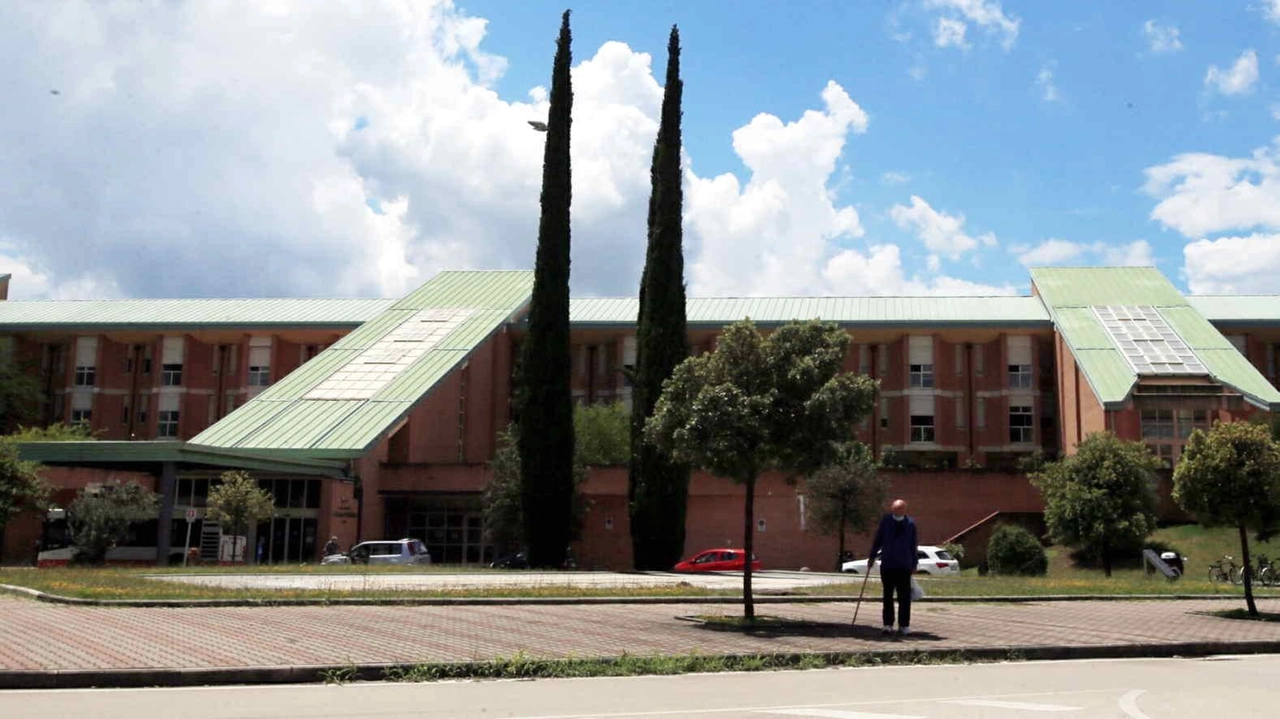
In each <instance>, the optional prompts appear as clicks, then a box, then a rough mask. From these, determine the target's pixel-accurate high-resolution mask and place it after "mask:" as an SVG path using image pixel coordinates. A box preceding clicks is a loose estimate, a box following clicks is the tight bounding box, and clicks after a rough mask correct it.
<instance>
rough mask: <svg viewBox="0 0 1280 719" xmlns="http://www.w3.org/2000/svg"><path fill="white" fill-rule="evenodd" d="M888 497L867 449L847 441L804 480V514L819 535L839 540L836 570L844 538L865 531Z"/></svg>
mask: <svg viewBox="0 0 1280 719" xmlns="http://www.w3.org/2000/svg"><path fill="white" fill-rule="evenodd" d="M887 495H888V486H887V484H886V482H885V481H884V478H883V477H881V476H880V462H878V461H877V460H876V458H875V455H873V454H872V452H871V448H870V447H868V446H867V445H865V444H862V443H861V442H850V443H849V444H847V445H845V446H843V447H841V448H840V451H839V454H837V455H836V458H835V459H834V460H833V461H832V462H831V464H828V465H827V466H825V467H823V468H822V469H819V470H818V471H817V472H814V473H813V474H812V475H810V476H809V478H808V479H806V480H805V505H804V506H805V514H806V515H807V518H808V520H809V521H810V522H811V523H813V525H814V527H815V528H816V529H817V530H818V531H819V532H822V533H823V534H835V535H836V536H837V537H839V538H840V547H839V550H838V551H839V553H838V554H837V555H836V556H837V557H838V559H837V560H836V568H837V569H839V567H840V562H841V561H842V560H843V557H844V551H845V550H844V547H845V535H846V534H847V533H848V531H849V530H853V531H855V532H856V531H859V530H862V529H865V528H866V527H867V525H868V524H870V523H871V522H872V521H873V520H874V519H875V518H876V516H877V515H878V514H879V511H880V507H883V506H884V503H885V499H886V497H887Z"/></svg>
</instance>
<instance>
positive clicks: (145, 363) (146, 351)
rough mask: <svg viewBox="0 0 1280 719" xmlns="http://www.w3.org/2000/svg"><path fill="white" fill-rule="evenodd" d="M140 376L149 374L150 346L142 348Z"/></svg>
mask: <svg viewBox="0 0 1280 719" xmlns="http://www.w3.org/2000/svg"><path fill="white" fill-rule="evenodd" d="M142 374H151V345H146V346H144V347H143V348H142Z"/></svg>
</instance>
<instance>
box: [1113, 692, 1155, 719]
mask: <svg viewBox="0 0 1280 719" xmlns="http://www.w3.org/2000/svg"><path fill="white" fill-rule="evenodd" d="M1146 693H1147V690H1146V689H1134V690H1132V691H1130V692H1129V693H1128V694H1125V695H1124V696H1122V697H1120V711H1122V712H1124V713H1125V716H1128V717H1131V719H1151V717H1149V716H1147V715H1146V714H1144V713H1143V712H1142V710H1141V709H1139V708H1138V697H1140V696H1142V695H1143V694H1146Z"/></svg>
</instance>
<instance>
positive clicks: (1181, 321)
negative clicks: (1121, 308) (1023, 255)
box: [1031, 267, 1280, 410]
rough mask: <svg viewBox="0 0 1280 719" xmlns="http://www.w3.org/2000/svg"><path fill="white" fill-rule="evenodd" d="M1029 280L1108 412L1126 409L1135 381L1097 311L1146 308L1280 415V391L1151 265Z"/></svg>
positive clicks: (1211, 366)
mask: <svg viewBox="0 0 1280 719" xmlns="http://www.w3.org/2000/svg"><path fill="white" fill-rule="evenodd" d="M1031 281H1032V284H1033V286H1034V287H1035V289H1036V292H1037V294H1038V295H1039V297H1040V298H1041V299H1042V300H1044V303H1045V306H1046V307H1047V308H1048V310H1049V313H1050V314H1051V315H1052V317H1053V321H1054V324H1055V325H1056V327H1057V328H1058V331H1059V333H1061V335H1062V337H1063V340H1064V341H1065V342H1066V344H1067V347H1068V348H1069V349H1070V350H1071V353H1072V355H1073V356H1074V357H1075V360H1076V364H1077V365H1078V366H1079V367H1080V371H1081V372H1082V373H1083V374H1084V376H1085V379H1086V380H1087V381H1088V383H1089V386H1090V387H1091V388H1092V389H1093V392H1094V394H1095V395H1096V396H1097V397H1098V400H1099V401H1100V402H1102V404H1103V406H1104V407H1106V408H1108V409H1117V408H1120V407H1123V406H1124V404H1125V403H1126V402H1127V401H1128V398H1129V393H1130V392H1131V391H1132V390H1133V387H1134V385H1135V384H1136V383H1137V381H1138V375H1137V374H1136V373H1135V372H1134V371H1133V368H1132V367H1131V366H1130V365H1129V363H1128V361H1126V360H1125V358H1124V355H1122V354H1121V352H1120V350H1119V348H1118V347H1117V346H1116V345H1115V343H1114V342H1113V341H1112V339H1111V336H1110V335H1109V334H1108V333H1107V331H1106V330H1105V329H1104V328H1103V326H1102V324H1101V323H1100V322H1099V321H1098V318H1097V316H1096V315H1095V314H1094V311H1093V309H1092V308H1093V307H1101V306H1115V305H1146V306H1152V307H1155V308H1156V310H1157V311H1158V312H1159V313H1160V316H1161V317H1163V318H1164V320H1165V322H1167V323H1168V324H1169V326H1170V327H1171V328H1172V329H1173V330H1174V331H1175V332H1176V333H1177V334H1178V336H1179V337H1180V338H1181V339H1182V341H1183V342H1185V343H1186V344H1187V346H1188V347H1189V348H1190V349H1191V350H1192V351H1193V352H1194V353H1195V354H1196V356H1197V357H1199V358H1200V360H1201V361H1202V362H1203V363H1204V365H1205V368H1206V369H1207V370H1208V372H1209V375H1210V376H1211V377H1212V378H1213V379H1214V380H1216V381H1218V382H1220V383H1222V384H1224V385H1226V386H1228V387H1231V388H1233V389H1235V390H1237V391H1238V392H1240V393H1241V394H1243V395H1244V396H1245V398H1246V399H1248V400H1249V401H1250V402H1252V403H1254V404H1256V405H1259V406H1261V407H1264V408H1267V409H1272V410H1276V409H1280V391H1277V390H1276V388H1275V387H1272V386H1271V383H1270V382H1268V381H1267V379H1266V378H1265V377H1263V376H1262V373H1260V372H1258V370H1257V368H1255V367H1254V366H1253V365H1252V364H1250V363H1249V361H1248V359H1246V358H1245V357H1244V356H1242V355H1241V354H1240V353H1239V352H1238V351H1236V349H1235V347H1233V346H1232V344H1231V343H1230V342H1229V341H1228V340H1227V338H1226V337H1224V336H1223V335H1222V333H1221V332H1219V331H1218V329H1217V328H1216V327H1214V326H1213V325H1212V324H1211V323H1210V322H1209V320H1207V319H1205V317H1204V316H1203V315H1201V313H1200V312H1199V311H1198V310H1197V309H1196V306H1195V305H1194V304H1193V303H1192V302H1188V300H1187V299H1186V298H1184V297H1183V296H1182V294H1181V293H1179V292H1178V290H1177V288H1175V287H1174V286H1173V284H1172V283H1170V282H1169V280H1168V279H1167V278H1165V276H1164V275H1163V274H1161V273H1160V271H1159V270H1157V269H1155V268H1154V267H1050V268H1033V269H1032V270H1031Z"/></svg>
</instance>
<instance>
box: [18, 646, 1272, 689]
mask: <svg viewBox="0 0 1280 719" xmlns="http://www.w3.org/2000/svg"><path fill="white" fill-rule="evenodd" d="M1275 653H1280V641H1260V642H1185V643H1178V644H1103V645H1094V646H1076V647H1067V646H1049V647H1045V646H1029V647H1028V646H1002V647H1001V646H996V647H978V648H963V649H927V648H924V649H901V650H876V651H867V652H784V653H774V654H726V655H722V656H724V657H726V658H734V659H748V658H754V657H761V658H773V659H787V660H790V661H797V660H798V659H799V658H801V657H805V656H823V657H827V658H829V659H832V660H835V661H833V664H835V663H836V662H837V661H838V660H843V659H847V658H852V657H857V658H860V659H863V660H866V661H867V663H868V664H872V665H874V664H920V663H929V662H937V663H946V662H949V663H968V662H1001V661H1007V662H1011V661H1061V660H1072V659H1075V660H1080V659H1144V658H1193V657H1205V656H1213V655H1221V654H1275ZM615 660H616V657H608V658H603V659H597V660H596V661H605V662H610V661H615ZM541 661H542V662H544V663H547V664H551V663H555V662H557V661H564V660H562V659H547V660H541ZM534 663H535V664H536V663H538V660H535V661H534ZM432 664H433V665H437V666H448V667H450V668H451V669H452V670H454V671H452V672H451V673H450V675H449V679H451V680H457V679H465V678H467V676H468V675H469V676H471V677H473V678H475V677H484V676H490V675H489V674H488V673H486V672H485V671H484V670H483V668H484V667H486V666H488V665H489V664H491V663H490V662H436V663H432ZM420 666H424V665H413V664H364V665H352V664H331V665H300V666H268V667H223V668H200V669H192V668H172V669H123V670H96V669H90V670H54V671H45V672H41V671H0V690H4V689H89V688H141V687H191V686H213V685H232V684H314V683H319V682H323V681H325V680H326V678H327V677H328V676H332V675H333V674H335V673H337V674H340V676H341V678H342V681H343V682H349V681H383V680H385V677H386V675H387V673H388V671H393V672H394V671H396V670H411V669H413V668H415V667H420ZM547 678H552V677H547Z"/></svg>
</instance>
